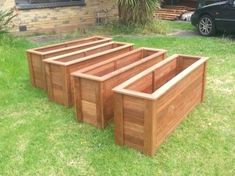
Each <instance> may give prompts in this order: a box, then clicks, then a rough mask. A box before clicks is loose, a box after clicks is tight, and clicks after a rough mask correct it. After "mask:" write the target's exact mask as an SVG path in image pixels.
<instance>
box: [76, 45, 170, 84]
mask: <svg viewBox="0 0 235 176" xmlns="http://www.w3.org/2000/svg"><path fill="white" fill-rule="evenodd" d="M143 50H146V51H155V52H156V53H154V54H151V55H149V56H147V57H144V58H143V59H141V60H138V61H135V62H133V63H131V64H129V65H126V66H124V67H121V68H119V69H117V70H115V71H112V72H110V73H107V74H105V75H103V76H96V75H92V74H89V73H85V72H88V71H90V70H93V69H97V68H100V67H102V66H103V65H106V64H109V63H112V62H115V61H116V60H118V59H121V58H123V57H125V56H128V55H132V54H134V53H137V52H140V51H143ZM166 52H167V51H166V50H164V49H153V48H144V47H143V48H138V49H135V50H132V51H130V52H127V53H124V54H121V55H118V56H116V57H114V58H113V59H111V60H107V61H104V62H101V63H98V64H97V65H92V66H90V67H87V68H84V69H82V70H79V71H75V72H73V73H72V74H71V75H73V76H74V77H81V78H86V79H91V80H94V81H106V80H109V79H111V78H113V77H115V76H117V75H119V74H121V73H123V72H125V71H127V70H129V69H131V68H133V67H135V66H137V65H140V64H142V63H144V62H147V61H149V60H151V59H152V58H154V57H157V56H160V55H163V54H165V53H166Z"/></svg>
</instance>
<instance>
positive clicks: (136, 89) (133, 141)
mask: <svg viewBox="0 0 235 176" xmlns="http://www.w3.org/2000/svg"><path fill="white" fill-rule="evenodd" d="M207 59H208V58H203V57H197V56H187V55H173V56H172V57H169V58H167V59H165V60H164V61H162V62H160V63H158V64H156V65H154V66H152V67H151V68H149V69H146V70H145V71H143V72H141V73H139V74H138V75H136V76H134V77H132V78H131V79H129V80H127V81H126V82H124V83H122V84H120V85H119V86H117V87H115V88H114V89H113V91H114V94H115V96H114V97H115V99H114V101H115V107H114V122H115V141H116V144H118V145H127V146H130V147H132V148H135V149H137V150H139V151H141V152H143V153H144V154H146V155H150V156H152V155H154V153H155V151H156V149H157V148H158V147H159V146H160V145H161V143H162V142H163V141H164V139H165V138H166V137H167V136H168V135H169V134H170V133H171V132H172V131H173V130H174V129H175V128H176V127H177V126H178V125H179V124H180V122H181V121H182V120H183V119H184V118H185V117H186V116H187V114H188V113H189V112H191V111H192V110H193V109H194V108H195V106H197V105H198V104H199V103H201V102H202V101H203V99H204V91H205V79H206V65H207Z"/></svg>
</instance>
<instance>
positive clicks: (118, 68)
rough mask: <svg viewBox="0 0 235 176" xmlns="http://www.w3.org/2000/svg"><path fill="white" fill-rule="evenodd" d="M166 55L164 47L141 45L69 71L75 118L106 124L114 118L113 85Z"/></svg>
mask: <svg viewBox="0 0 235 176" xmlns="http://www.w3.org/2000/svg"><path fill="white" fill-rule="evenodd" d="M165 55H166V51H165V50H158V49H150V48H140V49H136V50H133V51H130V52H128V53H125V54H122V55H120V56H117V57H114V58H111V59H109V60H106V61H104V62H100V63H97V64H94V65H92V66H90V67H87V68H84V69H82V70H79V71H77V72H74V73H72V75H73V78H74V82H75V83H74V85H75V86H74V98H75V101H74V102H75V109H76V112H77V113H76V114H77V119H78V120H79V121H84V122H87V123H90V124H92V125H94V126H96V127H98V128H105V127H106V125H107V124H108V122H109V121H110V120H111V119H112V118H113V92H112V88H114V87H115V86H117V85H118V84H120V83H122V82H123V81H125V80H127V79H129V78H131V77H132V76H134V75H136V74H138V73H140V72H141V71H143V70H145V69H147V68H148V67H151V66H152V65H154V64H156V63H158V62H160V61H162V60H163V59H164V58H165Z"/></svg>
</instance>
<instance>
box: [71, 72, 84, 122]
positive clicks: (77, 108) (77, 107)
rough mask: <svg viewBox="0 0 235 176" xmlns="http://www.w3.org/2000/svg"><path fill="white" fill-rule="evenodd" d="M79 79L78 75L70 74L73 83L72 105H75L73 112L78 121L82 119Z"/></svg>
mask: <svg viewBox="0 0 235 176" xmlns="http://www.w3.org/2000/svg"><path fill="white" fill-rule="evenodd" d="M80 81H81V79H80V78H79V77H75V76H72V82H73V85H74V88H73V91H74V97H73V98H74V107H75V113H76V117H77V121H78V122H82V121H83V116H82V103H81V99H82V97H81V82H80Z"/></svg>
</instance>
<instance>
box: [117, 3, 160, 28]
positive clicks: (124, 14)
mask: <svg viewBox="0 0 235 176" xmlns="http://www.w3.org/2000/svg"><path fill="white" fill-rule="evenodd" d="M118 4H119V9H120V21H121V23H123V24H141V25H146V24H147V23H149V22H150V21H152V19H153V17H154V13H155V11H156V8H157V6H158V5H159V0H118Z"/></svg>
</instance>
